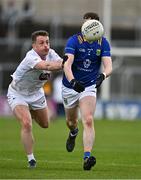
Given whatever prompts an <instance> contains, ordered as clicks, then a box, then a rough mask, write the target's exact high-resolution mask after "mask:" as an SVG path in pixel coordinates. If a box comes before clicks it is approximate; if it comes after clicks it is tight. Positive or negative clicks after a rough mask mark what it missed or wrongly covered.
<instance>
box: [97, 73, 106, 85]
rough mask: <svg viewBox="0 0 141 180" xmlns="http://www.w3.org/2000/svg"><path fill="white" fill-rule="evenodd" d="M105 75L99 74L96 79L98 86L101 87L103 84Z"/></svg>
mask: <svg viewBox="0 0 141 180" xmlns="http://www.w3.org/2000/svg"><path fill="white" fill-rule="evenodd" d="M105 78H106V77H105V75H104V74H103V73H101V74H99V75H98V77H97V79H96V88H99V87H100V85H101V84H102V82H103V81H104V79H105Z"/></svg>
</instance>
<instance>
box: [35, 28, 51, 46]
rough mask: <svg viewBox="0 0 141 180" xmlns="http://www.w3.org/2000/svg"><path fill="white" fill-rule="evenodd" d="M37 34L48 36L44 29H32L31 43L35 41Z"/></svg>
mask: <svg viewBox="0 0 141 180" xmlns="http://www.w3.org/2000/svg"><path fill="white" fill-rule="evenodd" d="M38 36H49V33H48V32H47V31H45V30H39V31H34V32H33V33H32V35H31V40H32V43H34V42H35V41H36V38H37V37H38Z"/></svg>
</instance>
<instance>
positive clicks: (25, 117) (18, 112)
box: [14, 105, 36, 167]
mask: <svg viewBox="0 0 141 180" xmlns="http://www.w3.org/2000/svg"><path fill="white" fill-rule="evenodd" d="M14 114H15V116H16V118H17V119H18V120H19V121H20V124H21V140H22V143H23V145H24V148H25V152H26V154H27V157H28V161H29V166H30V167H35V166H36V160H35V157H34V155H33V143H34V138H33V134H32V118H31V115H30V112H29V108H28V107H27V106H24V105H18V106H16V107H15V109H14Z"/></svg>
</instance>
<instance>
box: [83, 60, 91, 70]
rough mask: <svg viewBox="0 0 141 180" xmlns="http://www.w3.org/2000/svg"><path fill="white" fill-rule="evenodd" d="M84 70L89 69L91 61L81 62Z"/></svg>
mask: <svg viewBox="0 0 141 180" xmlns="http://www.w3.org/2000/svg"><path fill="white" fill-rule="evenodd" d="M83 65H84V68H89V66H90V65H91V61H90V60H89V59H85V61H84V62H83Z"/></svg>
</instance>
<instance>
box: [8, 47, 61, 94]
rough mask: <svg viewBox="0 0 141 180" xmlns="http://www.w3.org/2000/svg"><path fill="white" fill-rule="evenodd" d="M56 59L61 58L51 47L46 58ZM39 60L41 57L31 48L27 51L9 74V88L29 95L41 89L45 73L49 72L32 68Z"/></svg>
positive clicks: (45, 80)
mask: <svg viewBox="0 0 141 180" xmlns="http://www.w3.org/2000/svg"><path fill="white" fill-rule="evenodd" d="M58 59H61V57H60V56H59V55H58V54H57V53H56V52H55V51H54V50H53V49H50V50H49V52H48V55H47V56H46V60H48V61H52V60H55V61H56V60H58ZM40 61H42V59H41V58H40V56H39V55H38V54H37V53H36V52H35V51H34V50H33V49H32V50H30V51H28V52H27V54H26V56H25V58H24V59H23V60H22V62H21V63H20V64H19V66H18V67H17V69H16V71H15V72H14V73H13V75H11V76H12V78H13V81H12V83H11V85H10V86H11V88H13V89H14V90H16V91H18V92H19V93H20V94H23V95H31V94H34V93H35V92H36V91H38V90H41V91H42V87H43V85H44V84H45V82H47V73H50V72H49V71H46V70H38V69H34V67H35V65H36V64H37V63H39V62H40ZM45 73H46V74H45ZM44 75H45V77H44Z"/></svg>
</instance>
